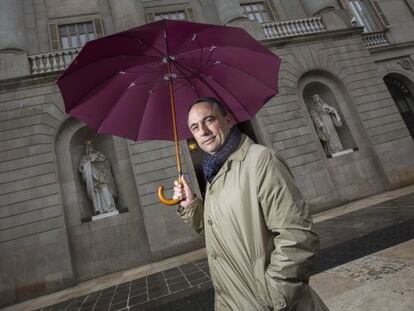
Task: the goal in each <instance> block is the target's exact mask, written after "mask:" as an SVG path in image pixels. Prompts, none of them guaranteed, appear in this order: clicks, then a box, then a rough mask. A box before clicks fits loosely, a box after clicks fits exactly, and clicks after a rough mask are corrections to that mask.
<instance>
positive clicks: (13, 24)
mask: <svg viewBox="0 0 414 311" xmlns="http://www.w3.org/2000/svg"><path fill="white" fill-rule="evenodd" d="M28 73H29V63H28V59H27V52H26V29H25V21H24V16H23V2H22V0H1V1H0V79H8V78H14V77H18V76H22V75H26V74H28Z"/></svg>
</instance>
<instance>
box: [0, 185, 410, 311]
mask: <svg viewBox="0 0 414 311" xmlns="http://www.w3.org/2000/svg"><path fill="white" fill-rule="evenodd" d="M314 221H315V231H316V232H317V233H318V234H319V235H320V237H321V252H320V254H319V268H318V270H317V274H315V275H314V276H312V278H311V284H312V286H313V287H314V288H315V290H316V291H317V292H318V293H319V294H320V295H321V297H322V298H323V299H324V301H325V302H326V303H327V304H328V306H329V307H330V309H331V310H412V308H413V306H414V240H413V239H414V185H412V186H408V187H405V188H401V189H397V190H393V191H389V192H386V193H382V194H379V195H376V196H372V197H369V198H365V199H362V200H358V201H355V202H352V203H349V204H346V205H343V206H340V207H337V208H335V209H331V210H329V211H326V212H322V213H319V214H317V215H315V216H314ZM205 256H206V254H205V250H204V249H201V250H198V251H195V252H192V253H189V254H185V255H182V256H177V257H174V258H171V259H168V260H164V261H162V262H158V263H153V264H150V265H147V266H144V267H139V268H136V269H131V270H128V271H124V272H120V273H115V274H111V275H108V276H104V277H101V278H98V279H94V280H91V281H88V282H85V283H82V284H79V285H77V286H75V287H72V288H69V289H66V290H63V291H60V292H57V293H53V294H50V295H45V296H43V297H39V298H36V299H32V300H30V301H26V302H23V303H20V304H16V305H13V306H10V307H7V308H4V309H2V310H4V311H16V310H19V311H20V310H25V311H26V310H95V311H96V310H213V299H214V291H213V289H212V285H211V281H210V277H209V271H208V266H207V261H206V259H205ZM48 306H49V307H48Z"/></svg>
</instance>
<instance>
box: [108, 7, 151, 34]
mask: <svg viewBox="0 0 414 311" xmlns="http://www.w3.org/2000/svg"><path fill="white" fill-rule="evenodd" d="M109 4H110V8H111V12H112V17H113V20H114V25H115V31H122V30H126V29H129V28H133V27H137V26H140V25H143V24H145V23H146V20H145V15H144V9H143V7H142V4H141V1H139V0H110V1H109Z"/></svg>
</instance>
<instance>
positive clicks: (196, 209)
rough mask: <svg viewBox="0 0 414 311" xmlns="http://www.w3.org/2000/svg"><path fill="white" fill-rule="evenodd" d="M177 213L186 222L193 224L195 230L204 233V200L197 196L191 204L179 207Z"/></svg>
mask: <svg viewBox="0 0 414 311" xmlns="http://www.w3.org/2000/svg"><path fill="white" fill-rule="evenodd" d="M177 214H178V216H179V217H180V218H181V219H183V220H184V222H185V223H189V224H191V226H192V228H193V230H194V231H195V232H197V233H198V234H204V203H203V201H202V200H200V199H199V198H196V200H195V201H194V202H193V203H192V204H191V205H190V206H188V207H186V208H184V207H182V206H180V207H178V208H177Z"/></svg>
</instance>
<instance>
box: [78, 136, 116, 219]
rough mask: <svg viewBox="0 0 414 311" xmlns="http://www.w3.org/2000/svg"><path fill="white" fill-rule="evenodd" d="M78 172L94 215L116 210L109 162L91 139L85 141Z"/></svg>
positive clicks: (113, 184) (114, 191)
mask: <svg viewBox="0 0 414 311" xmlns="http://www.w3.org/2000/svg"><path fill="white" fill-rule="evenodd" d="M79 172H80V173H81V174H82V180H83V181H84V182H85V184H86V191H87V192H88V196H89V199H90V200H91V201H92V203H93V208H94V210H95V215H98V214H105V213H109V212H113V211H116V210H117V208H116V205H115V198H116V197H117V192H116V188H115V182H114V180H113V178H112V172H111V164H110V163H109V161H108V159H107V158H106V157H105V156H104V155H103V153H102V152H100V151H97V150H96V149H95V146H94V145H93V144H92V142H91V141H87V142H86V154H85V155H84V156H83V157H82V159H81V161H80V164H79Z"/></svg>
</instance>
